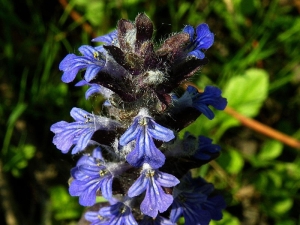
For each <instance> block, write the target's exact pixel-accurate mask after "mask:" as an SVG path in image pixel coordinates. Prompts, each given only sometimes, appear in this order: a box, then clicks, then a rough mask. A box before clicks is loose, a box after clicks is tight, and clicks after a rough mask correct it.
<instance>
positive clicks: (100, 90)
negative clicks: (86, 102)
mask: <svg viewBox="0 0 300 225" xmlns="http://www.w3.org/2000/svg"><path fill="white" fill-rule="evenodd" d="M83 85H88V86H90V88H89V89H88V90H87V91H86V92H85V98H86V99H88V98H89V97H90V96H91V95H94V94H101V95H102V96H103V97H104V98H106V99H107V98H109V97H110V96H111V95H112V94H113V91H111V90H109V89H108V88H106V87H103V86H101V85H99V84H96V83H92V84H91V83H88V82H86V80H81V81H79V82H78V83H77V84H75V86H83Z"/></svg>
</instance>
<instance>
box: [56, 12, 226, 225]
mask: <svg viewBox="0 0 300 225" xmlns="http://www.w3.org/2000/svg"><path fill="white" fill-rule="evenodd" d="M153 30H154V28H153V24H152V22H151V20H150V19H149V18H148V17H147V16H146V15H145V14H143V13H142V14H139V15H138V16H137V17H136V19H135V21H134V22H131V21H128V20H120V21H119V22H118V25H117V29H116V30H115V31H113V32H111V33H109V34H107V35H104V36H100V37H98V38H95V39H93V40H92V41H94V42H102V43H103V45H100V46H98V47H92V46H87V45H84V46H81V47H80V48H79V51H80V53H81V54H82V55H81V56H77V55H75V54H68V55H67V56H66V57H65V58H64V59H63V60H62V62H61V63H60V65H59V69H60V70H61V71H63V75H62V81H63V82H65V83H69V82H72V81H74V80H75V78H76V76H77V74H78V73H80V72H83V73H84V75H82V76H81V79H82V80H80V81H79V82H78V83H77V84H76V86H83V85H88V86H89V89H88V90H87V92H86V95H85V97H86V98H89V97H90V96H94V95H101V96H102V97H103V98H104V99H105V100H104V101H103V107H102V109H103V110H102V111H101V112H99V113H98V112H97V113H89V112H86V111H85V110H83V109H79V108H73V109H72V110H71V116H72V117H73V118H74V120H75V122H70V123H69V122H66V121H60V122H57V123H55V124H53V125H52V126H51V131H52V132H53V133H54V134H55V136H54V138H53V143H54V144H55V145H56V147H57V148H58V149H59V150H61V151H62V153H68V152H69V151H70V150H71V153H72V154H82V156H81V158H80V159H79V161H78V162H77V164H76V166H75V167H74V168H73V169H72V170H71V180H70V186H69V193H70V195H72V196H78V197H79V203H80V204H81V205H83V206H93V205H95V204H96V196H99V195H101V196H103V197H104V198H106V199H107V203H106V205H104V206H103V204H102V206H103V207H100V208H99V210H98V211H88V212H87V213H86V214H85V219H86V220H87V221H89V222H90V224H92V225H100V224H101V225H102V224H106V225H109V224H119V225H122V224H124V225H125V224H141V225H151V224H155V225H171V224H176V223H177V221H178V219H179V218H180V217H184V219H185V224H187V225H191V224H201V225H203V224H208V223H209V221H210V220H212V219H213V220H220V219H221V217H222V214H221V211H222V209H224V208H225V202H224V200H223V199H222V197H221V196H219V195H215V194H214V192H213V190H214V188H213V185H212V184H209V183H207V182H206V181H204V180H203V179H202V178H192V177H191V175H190V174H189V170H190V169H193V168H197V167H199V166H201V165H203V164H205V163H207V162H209V161H210V160H213V159H214V158H216V157H217V156H218V155H219V154H220V147H219V146H218V145H215V144H212V140H211V139H209V138H207V137H204V136H200V137H198V138H197V137H194V136H193V135H191V134H189V133H186V134H185V135H184V138H183V139H180V138H179V137H178V132H179V131H180V130H182V129H183V128H185V127H186V126H187V125H189V124H190V123H192V122H193V121H194V120H196V119H197V118H198V117H199V116H200V115H202V114H203V115H204V116H206V117H207V118H209V119H213V118H214V113H213V111H212V110H211V108H210V107H214V108H215V109H217V110H223V109H224V108H225V107H226V104H227V101H226V99H225V98H223V97H222V96H221V91H220V90H219V89H218V88H217V87H213V86H208V87H206V88H205V90H204V91H203V92H199V91H198V90H197V89H196V88H195V87H192V86H188V87H187V89H186V90H185V92H183V91H181V86H180V85H181V84H182V83H183V82H184V81H185V80H186V79H188V78H190V77H192V76H193V75H194V74H195V73H196V72H197V71H198V70H199V69H200V68H201V67H202V66H203V65H205V64H206V63H207V60H206V58H205V51H206V50H207V49H208V48H210V47H211V46H212V44H213V42H214V34H213V33H212V32H211V31H210V30H209V27H208V25H207V24H200V25H199V26H197V27H196V28H195V29H194V28H193V27H192V26H186V27H184V29H183V30H182V31H181V32H179V33H176V34H173V35H171V36H170V37H169V38H167V39H166V40H165V41H164V42H162V44H161V45H160V46H158V47H157V45H154V43H153V39H152V35H153ZM175 93H176V94H175ZM178 93H182V94H181V95H178Z"/></svg>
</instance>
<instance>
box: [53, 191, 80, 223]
mask: <svg viewBox="0 0 300 225" xmlns="http://www.w3.org/2000/svg"><path fill="white" fill-rule="evenodd" d="M50 197H51V203H52V208H53V211H54V217H55V219H56V220H66V219H78V218H79V217H80V216H81V212H82V207H81V206H80V205H79V204H78V202H77V198H72V197H71V196H70V195H69V193H68V191H67V190H66V188H65V187H63V186H55V187H53V188H51V190H50Z"/></svg>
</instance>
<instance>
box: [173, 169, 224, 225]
mask: <svg viewBox="0 0 300 225" xmlns="http://www.w3.org/2000/svg"><path fill="white" fill-rule="evenodd" d="M213 190H214V186H213V185H212V184H209V183H207V182H206V181H205V180H204V179H202V178H192V177H191V175H190V173H188V174H187V175H186V176H184V178H183V179H182V180H181V182H180V184H179V185H178V186H176V187H175V188H174V189H173V196H174V202H173V204H172V209H171V213H170V219H171V221H172V222H176V221H177V220H178V219H179V218H180V217H181V216H183V217H184V219H185V224H186V225H190V224H195V225H206V224H209V221H210V220H212V219H214V220H220V219H221V218H222V213H221V211H222V209H224V208H225V206H226V204H225V201H224V199H223V198H222V197H221V196H219V195H216V196H213V197H211V196H209V195H210V194H211V193H212V192H213Z"/></svg>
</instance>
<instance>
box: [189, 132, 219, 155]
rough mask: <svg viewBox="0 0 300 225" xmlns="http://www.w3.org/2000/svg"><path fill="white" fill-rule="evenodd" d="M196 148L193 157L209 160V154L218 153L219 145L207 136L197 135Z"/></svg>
mask: <svg viewBox="0 0 300 225" xmlns="http://www.w3.org/2000/svg"><path fill="white" fill-rule="evenodd" d="M198 144H199V146H198V148H197V150H196V152H195V154H194V157H195V158H197V159H201V160H209V159H210V158H211V154H215V153H219V152H220V150H221V147H220V146H219V145H215V144H212V140H211V139H210V138H208V137H204V136H199V138H198Z"/></svg>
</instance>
